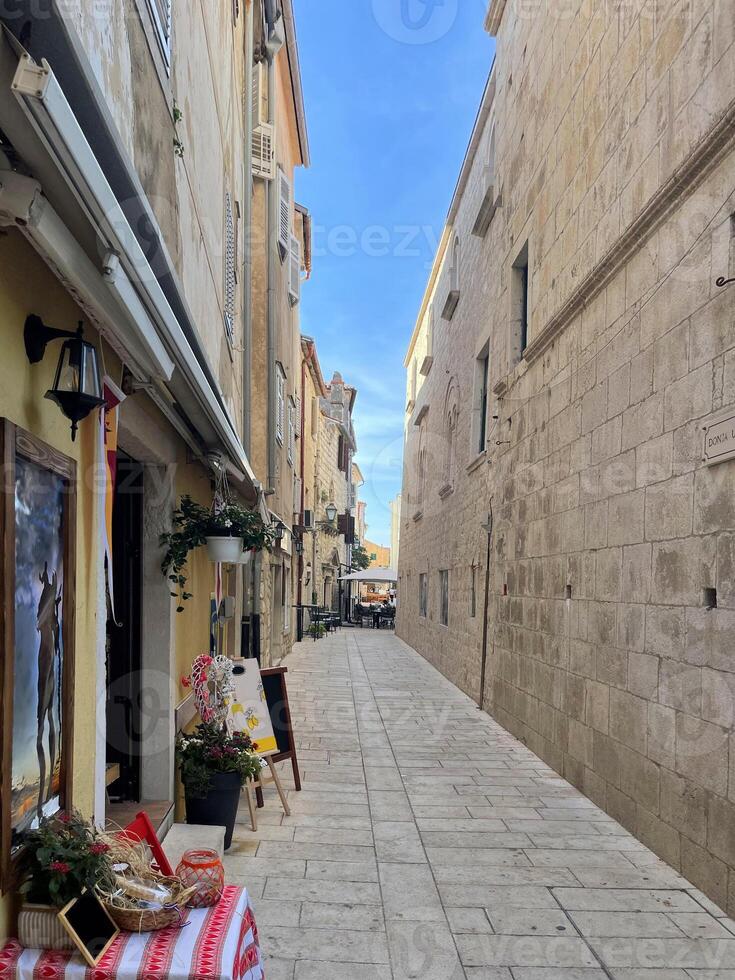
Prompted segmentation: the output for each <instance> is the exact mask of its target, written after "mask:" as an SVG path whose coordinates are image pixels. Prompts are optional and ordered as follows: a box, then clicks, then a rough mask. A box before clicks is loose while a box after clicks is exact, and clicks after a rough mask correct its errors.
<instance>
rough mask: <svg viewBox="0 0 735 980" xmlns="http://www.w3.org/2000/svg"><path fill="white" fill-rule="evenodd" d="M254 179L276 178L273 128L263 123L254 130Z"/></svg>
mask: <svg viewBox="0 0 735 980" xmlns="http://www.w3.org/2000/svg"><path fill="white" fill-rule="evenodd" d="M252 143H253V177H260V178H262V179H263V180H273V179H274V178H275V176H276V154H275V139H274V132H273V127H272V126H271V125H270V124H269V123H263V124H262V125H260V126H256V127H255V128H254V129H253V140H252Z"/></svg>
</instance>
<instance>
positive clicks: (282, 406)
mask: <svg viewBox="0 0 735 980" xmlns="http://www.w3.org/2000/svg"><path fill="white" fill-rule="evenodd" d="M277 377H278V416H277V418H276V438H277V439H278V441H279V442H280V444H281V445H283V424H284V421H285V419H284V415H285V412H286V379H285V378H284V376H283V370H282V368H281V366H280V365H279V366H278V369H277Z"/></svg>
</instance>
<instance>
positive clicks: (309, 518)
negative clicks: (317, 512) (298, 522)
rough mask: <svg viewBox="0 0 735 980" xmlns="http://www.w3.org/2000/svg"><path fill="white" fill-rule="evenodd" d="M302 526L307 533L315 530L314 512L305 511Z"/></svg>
mask: <svg viewBox="0 0 735 980" xmlns="http://www.w3.org/2000/svg"><path fill="white" fill-rule="evenodd" d="M302 526H303V528H304V530H305V531H313V530H314V511H313V510H305V511H304V523H303V525H302Z"/></svg>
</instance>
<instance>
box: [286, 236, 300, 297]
mask: <svg viewBox="0 0 735 980" xmlns="http://www.w3.org/2000/svg"><path fill="white" fill-rule="evenodd" d="M288 298H289V299H290V300H291V306H296V304H297V303H298V301H299V299H300V298H301V242H300V241H299V240H298V238H297V237H296V235H291V258H290V262H289V267H288Z"/></svg>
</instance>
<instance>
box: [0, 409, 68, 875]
mask: <svg viewBox="0 0 735 980" xmlns="http://www.w3.org/2000/svg"><path fill="white" fill-rule="evenodd" d="M0 480H1V482H0V489H1V491H2V493H1V495H0V548H2V552H1V554H0V596H1V597H2V601H1V602H0V632H1V634H2V642H3V654H2V660H1V662H0V683H1V684H2V736H1V737H2V796H1V797H0V819H1V826H2V855H1V859H2V860H1V869H2V887H3V891H7V890H8V889H9V888H11V887H12V885H13V868H14V864H15V860H16V858H17V857H18V855H19V853H20V851H21V849H22V847H23V839H24V836H25V834H26V833H27V832H28V831H29V830H32V829H34V828H35V827H37V826H38V823H39V821H40V820H41V818H42V817H44V816H51V815H53V814H54V813H56V812H57V811H58V810H60V809H65V808H68V807H70V806H71V765H72V745H73V743H72V732H73V723H74V718H73V700H72V686H73V677H74V589H75V577H76V561H75V545H76V464H75V462H74V460H72V459H70V458H69V457H68V456H65V455H63V454H62V453H60V452H58V451H57V450H56V449H53V448H52V447H51V446H49V445H47V444H46V443H44V442H42V441H41V440H40V439H38V438H36V436H34V435H31V433H29V432H26V431H25V430H24V429H21V428H19V427H18V426H16V425H14V424H13V423H12V422H10V421H8V420H7V419H0Z"/></svg>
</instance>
